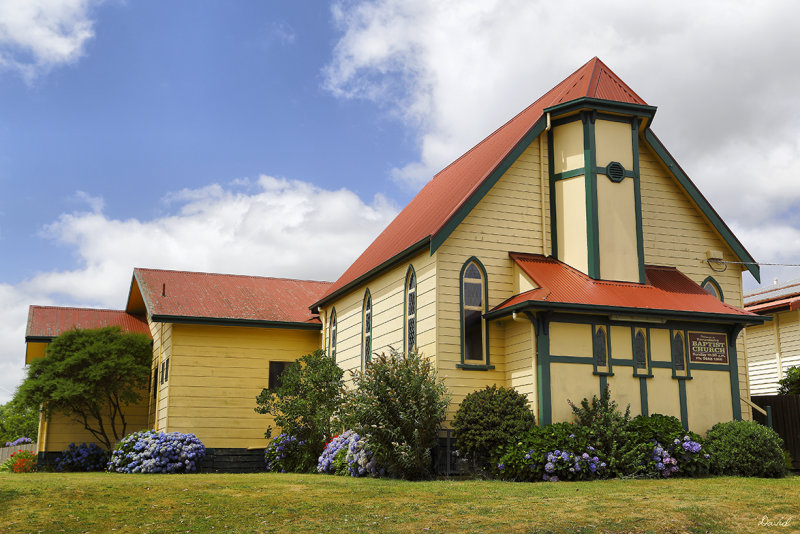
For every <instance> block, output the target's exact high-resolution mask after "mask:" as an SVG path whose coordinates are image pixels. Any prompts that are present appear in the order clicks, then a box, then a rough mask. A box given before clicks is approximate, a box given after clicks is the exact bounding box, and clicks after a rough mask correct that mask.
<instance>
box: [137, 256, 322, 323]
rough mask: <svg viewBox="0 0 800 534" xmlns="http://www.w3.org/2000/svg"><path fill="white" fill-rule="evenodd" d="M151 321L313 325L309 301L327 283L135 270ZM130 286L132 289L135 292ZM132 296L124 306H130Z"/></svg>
mask: <svg viewBox="0 0 800 534" xmlns="http://www.w3.org/2000/svg"><path fill="white" fill-rule="evenodd" d="M133 278H134V280H133V284H136V285H138V289H139V291H141V295H142V298H143V300H144V305H145V307H146V309H147V313H148V314H150V316H151V318H152V319H153V320H154V321H164V322H198V323H224V324H242V325H252V326H258V325H261V326H269V325H274V326H280V325H287V326H289V325H293V327H296V328H297V327H302V325H307V327H308V328H318V327H319V319H318V318H317V317H316V316H314V315H312V314H311V313H310V312H309V306H310V305H311V303H313V302H314V301H315V300H316V299H318V298H319V297H320V296H321V295H322V294H323V293H324V292H325V291H326V290H327V289H328V287H329V286H330V282H315V281H308V280H292V279H286V278H266V277H260V276H241V275H232V274H216V273H195V272H186V271H165V270H159V269H140V268H137V269H134V271H133ZM134 289H135V288H134V287H133V285H132V288H131V293H132V294H133V292H134ZM131 302H132V301H131V299H130V298H129V301H128V309H131V308H132V305H131Z"/></svg>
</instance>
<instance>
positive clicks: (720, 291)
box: [700, 276, 725, 302]
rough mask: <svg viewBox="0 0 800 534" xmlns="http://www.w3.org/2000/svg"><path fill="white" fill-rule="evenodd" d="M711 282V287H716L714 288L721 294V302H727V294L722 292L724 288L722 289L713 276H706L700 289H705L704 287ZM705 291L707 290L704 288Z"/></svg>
mask: <svg viewBox="0 0 800 534" xmlns="http://www.w3.org/2000/svg"><path fill="white" fill-rule="evenodd" d="M709 282H710V283H711V285H713V286H714V288H715V289H716V290H717V293H719V300H721V301H722V302H725V294H724V293H723V292H722V287H720V285H719V282H717V281H716V280H715V279H714V277H713V276H706V278H705V280H703V281H702V282H701V283H700V287H703V286H704V285H706V284H707V283H709ZM704 289H705V288H704Z"/></svg>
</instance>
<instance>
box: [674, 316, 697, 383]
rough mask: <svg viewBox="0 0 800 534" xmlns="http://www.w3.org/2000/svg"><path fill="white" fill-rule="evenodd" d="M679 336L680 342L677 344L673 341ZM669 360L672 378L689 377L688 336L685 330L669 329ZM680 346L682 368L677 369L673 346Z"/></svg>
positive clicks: (684, 378) (683, 378)
mask: <svg viewBox="0 0 800 534" xmlns="http://www.w3.org/2000/svg"><path fill="white" fill-rule="evenodd" d="M677 337H680V339H681V342H680V345H678V344H677V343H676V342H675V339H676V338H677ZM669 339H670V342H669V353H670V354H669V360H670V365H671V367H672V378H677V379H681V380H686V379H691V378H692V374H691V371H690V369H689V345H688V343H689V336H687V335H686V331H685V330H681V329H677V330H676V329H670V331H669ZM676 346H680V347H681V351H682V352H683V369H678V366H677V365H676V363H677V359H676V358H675V347H676Z"/></svg>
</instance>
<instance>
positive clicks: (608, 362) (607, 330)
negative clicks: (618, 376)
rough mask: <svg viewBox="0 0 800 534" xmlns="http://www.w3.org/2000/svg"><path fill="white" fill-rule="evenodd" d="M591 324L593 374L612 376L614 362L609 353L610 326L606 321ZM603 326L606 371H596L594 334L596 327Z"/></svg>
mask: <svg viewBox="0 0 800 534" xmlns="http://www.w3.org/2000/svg"><path fill="white" fill-rule="evenodd" d="M591 325H592V366H593V374H595V375H607V376H614V362H613V361H612V360H613V356H612V354H611V327H610V326H609V325H608V324H606V323H591ZM600 327H603V330H604V331H605V334H606V365H605V367H607V368H608V371H598V370H597V367H598V366H597V358H596V357H595V334H596V333H597V329H598V328H600Z"/></svg>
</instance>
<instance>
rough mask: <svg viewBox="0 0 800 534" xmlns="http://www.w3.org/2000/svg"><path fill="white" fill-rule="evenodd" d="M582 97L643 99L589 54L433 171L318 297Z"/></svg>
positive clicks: (384, 256) (428, 225)
mask: <svg viewBox="0 0 800 534" xmlns="http://www.w3.org/2000/svg"><path fill="white" fill-rule="evenodd" d="M586 97H588V98H600V99H605V100H613V101H617V102H623V103H628V104H639V105H647V104H646V102H645V101H644V100H642V99H641V98H640V97H639V96H638V95H637V94H636V93H635V92H633V90H631V89H630V88H629V87H628V86H627V85H625V83H624V82H623V81H622V80H620V79H619V78H618V77H617V75H616V74H614V73H613V72H612V71H611V69H609V68H608V67H607V66H606V65H605V64H604V63H603V62H602V61H600V60H599V59H598V58H596V57H595V58H593V59H591V60H589V62H587V63H586V64H585V65H583V66H582V67H581V68H579V69H578V70H577V71H575V72H574V73H572V74H571V75H570V76H569V77H567V78H566V79H565V80H564V81H562V82H561V83H559V84H558V85H557V86H555V87H554V88H553V89H551V90H550V91H548V92H547V93H546V94H545V95H544V96H543V97H541V98H539V99H538V100H537V101H536V102H534V103H533V104H531V105H530V106H528V107H527V108H526V109H525V110H523V111H522V112H521V113H519V114H518V115H517V116H516V117H514V118H513V119H511V120H510V121H508V122H507V123H506V124H504V125H503V126H501V127H500V128H498V129H497V130H496V131H495V132H494V133H492V134H491V135H489V137H487V138H486V139H484V140H483V141H481V142H480V143H478V144H477V145H476V146H475V147H473V148H472V149H471V150H469V151H468V152H467V153H466V154H464V155H463V156H461V157H460V158H458V159H457V160H456V161H454V162H453V163H451V164H450V165H449V166H447V167H446V168H445V169H443V170H442V171H440V172H439V173H438V174H437V175H436V176H434V178H433V180H431V181H430V182H428V184H427V185H426V186H425V187H424V188H423V189H422V190H421V191H420V192H419V193H417V195H416V196H415V197H414V199H413V200H411V202H410V203H409V204H408V205H407V206H406V207H405V209H403V211H401V212H400V214H399V215H397V217H395V219H394V220H393V221H392V222H391V223H390V224H389V226H388V227H386V229H385V230H384V231H383V232H382V233H381V234H380V235H379V236H378V237H377V238H376V239H375V241H373V242H372V244H371V245H370V246H369V247H368V248H367V250H365V251H364V253H363V254H361V256H359V258H358V259H356V261H355V262H354V263H353V264H352V265H351V266H350V267H349V268H348V269H347V270H346V271H345V272H344V274H343V275H342V276H341V277H340V278H339V279H338V280H337V281H336V282H335V283H334V284H333V285H332V286H330V287H329V288H328V291H327V292H326V293H325V294H324V296H323V297H321V298H322V299H324V298H326V297H328V296H329V295H331V294H333V293H335V292H336V291H338V290H339V289H341V288H343V287H345V286H346V285H348V284H350V283H351V282H353V281H354V280H356V279H358V278H360V277H361V276H363V275H365V274H366V273H368V272H370V271H371V270H373V269H375V268H376V267H378V266H379V265H381V264H382V263H384V262H386V261H388V260H390V259H391V258H392V257H394V256H396V255H397V254H399V253H400V252H402V251H404V250H406V249H407V248H409V247H411V246H412V245H414V244H416V243H419V242H420V241H422V240H424V239H426V238H429V237H431V236H433V235H435V234H436V233H437V232H438V231H439V230H441V229H442V228H443V226H444V225H445V224H446V223H447V221H448V220H450V218H451V217H452V216H453V215H454V214H455V213H456V212H457V211H458V209H459V208H460V207H461V206H462V205H463V204H464V203H465V202H467V200H468V199H469V198H470V196H471V195H472V194H473V193H474V192H475V190H476V189H477V188H478V187H479V186H480V185H481V184H482V183H483V182H484V181H485V180H486V179H487V178H488V177H489V175H490V174H491V173H492V171H493V170H494V169H495V168H496V167H497V166H498V165H499V164H500V163H502V161H503V160H504V159H505V157H506V156H507V155H508V154H509V153H510V152H511V150H513V148H514V147H515V146H516V145H517V143H519V142H520V140H522V138H523V137H524V136H525V134H527V133H528V131H529V130H530V129H531V128H532V127H533V125H534V124H535V123H536V122H537V121H538V120H539V119H540V118H541V117H542V114H543V111H544V110H545V109H546V108H550V107H552V106H555V105H558V104H562V103H565V102H569V101H572V100H576V99H579V98H586Z"/></svg>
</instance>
